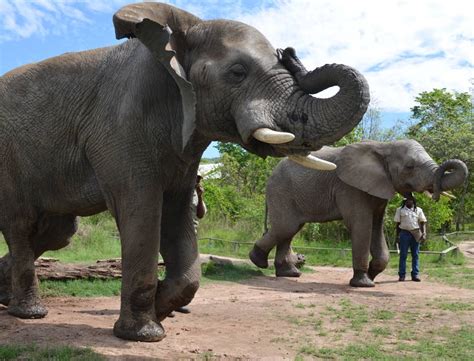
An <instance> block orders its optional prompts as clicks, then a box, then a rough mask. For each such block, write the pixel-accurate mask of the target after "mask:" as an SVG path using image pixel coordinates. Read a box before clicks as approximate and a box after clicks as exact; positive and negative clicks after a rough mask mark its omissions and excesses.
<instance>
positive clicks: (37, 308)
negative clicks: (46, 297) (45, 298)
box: [8, 298, 48, 318]
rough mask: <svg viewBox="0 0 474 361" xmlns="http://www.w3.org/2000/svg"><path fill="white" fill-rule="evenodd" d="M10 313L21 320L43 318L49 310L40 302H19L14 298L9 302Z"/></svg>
mask: <svg viewBox="0 0 474 361" xmlns="http://www.w3.org/2000/svg"><path fill="white" fill-rule="evenodd" d="M8 313H9V314H10V315H12V316H15V317H19V318H43V317H45V316H46V315H47V314H48V309H47V308H46V307H44V306H43V304H42V303H41V302H40V301H39V300H34V301H26V302H25V301H23V302H17V301H16V300H15V299H14V298H13V299H11V300H10V302H9V305H8Z"/></svg>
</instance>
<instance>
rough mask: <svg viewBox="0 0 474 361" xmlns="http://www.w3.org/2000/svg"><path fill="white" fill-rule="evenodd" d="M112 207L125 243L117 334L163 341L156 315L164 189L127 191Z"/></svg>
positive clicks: (115, 326)
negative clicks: (125, 195) (125, 196)
mask: <svg viewBox="0 0 474 361" xmlns="http://www.w3.org/2000/svg"><path fill="white" fill-rule="evenodd" d="M125 193H126V194H127V198H126V199H113V200H111V201H110V203H111V204H110V205H109V207H110V208H111V209H112V210H113V213H114V216H115V218H116V220H117V225H118V228H119V231H120V238H121V242H122V292H121V306H120V317H119V319H118V321H117V322H116V323H115V325H114V334H115V335H116V336H117V337H120V338H124V339H128V340H134V341H159V340H161V339H162V338H164V337H165V332H164V329H163V327H162V326H161V324H160V323H159V322H158V320H157V318H156V315H155V307H154V301H155V292H156V282H157V264H158V251H159V243H160V228H161V207H162V192H161V191H159V190H153V191H151V190H148V191H147V192H143V193H142V192H138V194H137V192H135V193H133V192H125Z"/></svg>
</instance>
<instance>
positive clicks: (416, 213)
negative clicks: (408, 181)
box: [394, 193, 426, 282]
mask: <svg viewBox="0 0 474 361" xmlns="http://www.w3.org/2000/svg"><path fill="white" fill-rule="evenodd" d="M394 221H395V222H396V224H397V240H396V242H397V243H399V244H400V262H399V265H398V276H399V279H398V281H400V282H402V281H405V274H406V262H407V256H408V249H410V251H411V280H412V281H415V282H420V281H421V280H420V278H419V277H418V273H419V272H420V269H419V261H418V258H419V253H420V242H423V241H425V240H426V227H425V226H426V217H425V215H424V213H423V210H422V209H421V208H420V207H417V206H416V199H415V197H414V196H413V195H412V194H411V193H409V194H407V195H406V197H405V198H404V199H403V202H402V205H401V207H399V208H397V211H396V212H395V218H394Z"/></svg>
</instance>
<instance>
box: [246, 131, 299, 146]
mask: <svg viewBox="0 0 474 361" xmlns="http://www.w3.org/2000/svg"><path fill="white" fill-rule="evenodd" d="M252 135H253V137H254V138H255V139H257V140H259V141H261V142H263V143H268V144H283V143H288V142H291V141H292V140H293V139H295V136H294V134H292V133H287V132H277V131H275V130H271V129H270V128H259V129H257V130H256V131H255V132H253V134H252Z"/></svg>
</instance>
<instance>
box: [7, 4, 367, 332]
mask: <svg viewBox="0 0 474 361" xmlns="http://www.w3.org/2000/svg"><path fill="white" fill-rule="evenodd" d="M113 21H114V26H115V31H116V36H117V38H119V39H121V38H132V39H130V40H128V41H126V42H124V43H122V44H120V45H118V46H115V47H109V48H103V49H96V50H91V51H84V52H80V53H68V54H64V55H61V56H58V57H55V58H51V59H48V60H45V61H42V62H39V63H36V64H30V65H28V66H24V67H20V68H18V69H15V70H13V71H10V72H8V73H7V74H5V75H3V76H2V77H1V78H0V99H1V100H0V230H1V231H2V233H3V235H4V236H5V239H6V241H7V243H8V246H9V250H10V254H8V255H7V256H5V258H4V259H3V260H2V261H1V262H0V302H2V303H4V304H8V313H10V314H12V315H15V316H18V317H23V318H39V317H44V316H45V315H46V313H47V310H46V308H45V307H44V306H43V305H42V303H41V301H40V298H39V296H38V287H37V279H36V274H35V269H34V260H35V259H36V258H37V257H39V256H40V255H41V254H42V253H43V252H45V251H46V250H50V249H58V248H61V247H64V246H65V245H67V244H68V242H69V240H70V237H71V235H72V234H73V233H74V232H75V229H76V216H77V215H84V216H86V215H91V214H95V213H98V212H101V211H104V210H105V209H109V210H110V211H111V213H112V215H113V216H114V218H115V220H116V222H117V226H118V229H119V232H120V239H121V245H122V265H123V278H122V293H121V308H120V317H119V319H118V321H117V322H116V324H115V327H114V333H115V335H117V336H119V337H122V338H126V339H131V340H138V341H157V340H160V339H162V338H163V337H164V330H163V328H162V326H161V324H160V321H161V320H162V319H164V318H165V317H166V316H167V315H168V314H169V312H171V311H172V310H173V309H175V308H177V307H179V306H183V305H185V304H187V303H189V302H190V301H191V300H192V298H193V297H194V294H195V292H196V291H197V289H198V287H199V280H200V264H199V259H198V251H197V243H196V237H195V233H194V229H193V222H192V216H191V212H190V206H189V205H190V202H191V198H192V192H193V189H194V185H195V184H194V183H195V179H196V173H197V167H198V164H199V160H200V158H201V155H202V153H203V152H204V150H205V149H206V147H207V146H208V145H209V144H210V142H211V141H213V140H220V141H223V142H234V143H238V144H241V145H242V146H244V147H245V148H246V149H248V150H249V151H251V152H253V153H256V154H258V155H260V156H267V155H272V156H285V155H289V156H294V159H295V160H296V161H300V162H303V163H308V164H310V165H311V166H315V167H320V168H328V167H329V168H330V167H331V166H332V165H331V164H327V163H326V162H324V161H319V160H318V159H314V158H305V156H306V154H307V153H308V152H309V151H310V150H314V149H319V148H320V147H321V146H322V145H324V144H330V143H332V142H334V141H336V140H337V139H340V138H341V137H342V136H343V135H344V134H346V133H347V132H349V131H350V130H351V129H352V128H353V127H354V126H355V125H357V123H358V122H359V121H360V119H361V118H362V115H363V114H364V112H365V110H366V109H367V105H368V102H369V91H368V86H367V83H366V81H365V79H364V77H363V76H362V75H361V74H360V73H358V72H357V71H355V70H354V69H352V68H350V67H347V66H345V65H337V64H331V65H326V66H323V67H321V68H317V69H316V70H314V71H312V72H307V71H306V70H305V69H304V68H303V67H302V65H301V63H300V62H299V60H298V59H297V58H296V56H295V54H294V51H293V50H292V49H287V50H284V51H279V52H277V51H276V50H275V49H274V48H273V47H272V46H271V44H270V43H269V42H268V40H267V39H266V38H265V37H264V36H263V35H262V34H261V33H259V32H258V31H257V30H256V29H254V28H252V27H250V26H248V25H245V24H243V23H240V22H236V21H226V20H211V21H204V20H201V19H199V18H198V17H196V16H194V15H192V14H190V13H187V12H185V11H182V10H180V9H177V8H175V7H172V6H169V5H167V4H160V3H139V4H133V5H127V6H125V7H123V8H122V9H120V10H119V11H118V12H117V13H116V14H115V15H114V18H113ZM133 38H136V39H133ZM333 85H338V86H339V87H340V91H339V92H338V93H337V94H336V95H335V96H334V97H332V98H329V99H317V98H314V97H312V96H311V95H310V94H308V93H309V92H314V91H319V90H322V89H324V88H326V87H330V86H333ZM158 252H160V253H161V254H162V256H163V259H164V262H165V265H166V277H165V279H164V280H162V281H159V282H158V280H157V275H156V273H157V272H156V263H157V258H158Z"/></svg>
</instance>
